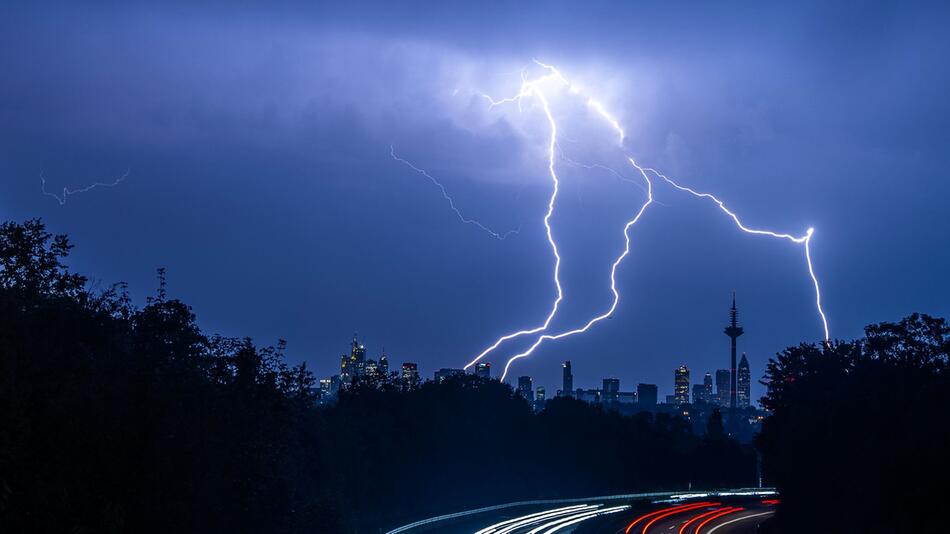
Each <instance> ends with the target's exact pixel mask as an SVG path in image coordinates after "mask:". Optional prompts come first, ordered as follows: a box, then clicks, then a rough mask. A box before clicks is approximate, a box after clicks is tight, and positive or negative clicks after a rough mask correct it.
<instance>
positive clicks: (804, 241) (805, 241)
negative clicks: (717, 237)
mask: <svg viewBox="0 0 950 534" xmlns="http://www.w3.org/2000/svg"><path fill="white" fill-rule="evenodd" d="M643 170H644V171H647V172H651V173H653V174H655V175H656V176H657V177H658V178H662V179H663V180H665V181H666V182H667V183H668V184H670V185H672V186H673V187H675V188H676V189H679V190H680V191H685V192H687V193H689V194H691V195H693V196H695V197H697V198H706V199H709V200H711V201H712V202H713V203H715V204H716V205H717V206H719V209H720V210H722V211H723V213H725V214H726V215H727V216H729V218H731V219H732V220H733V222H735V223H736V226H737V227H738V228H739V229H740V230H742V231H743V232H746V233H748V234H754V235H764V236H769V237H774V238H777V239H787V240H789V241H791V242H792V243H795V244H798V245H804V247H803V248H804V249H805V263H806V264H807V265H808V275H809V276H810V277H811V281H812V284H814V286H815V307H816V308H817V309H818V315H819V316H820V317H821V326H822V328H823V329H824V331H825V341H826V342H827V341H829V339H830V337H831V334H830V331H829V329H828V317H827V316H826V315H825V310H823V309H822V307H821V287H820V286H819V284H818V277H817V276H815V267H814V265H812V262H811V246H810V244H811V238H812V236H813V235H814V234H815V229H814V228H809V229H808V230H806V231H805V235H802V236H793V235H790V234H782V233H777V232H773V231H771V230H757V229H754V228H749V227H747V226H745V225H744V224H742V221H741V220H739V216H738V215H736V214H735V213H733V212H732V211H730V210H729V208H727V207H726V204H725V203H724V202H723V201H721V200H719V199H718V198H716V197H715V196H713V195H711V194H709V193H700V192H697V191H695V190H693V189H690V188H689V187H684V186H681V185H679V184H678V183H676V182H674V181H673V180H671V179H670V178H668V177H667V176H665V175H663V174H662V173H660V172H658V171H657V170H655V169H651V168H649V167H647V168H644V169H643Z"/></svg>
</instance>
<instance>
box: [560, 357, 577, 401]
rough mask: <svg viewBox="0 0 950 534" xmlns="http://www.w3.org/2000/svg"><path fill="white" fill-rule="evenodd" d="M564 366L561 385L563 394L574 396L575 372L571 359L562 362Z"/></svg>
mask: <svg viewBox="0 0 950 534" xmlns="http://www.w3.org/2000/svg"><path fill="white" fill-rule="evenodd" d="M561 366H562V367H563V368H564V369H563V370H562V377H561V381H562V385H561V395H564V396H565V397H573V396H574V373H572V372H571V360H568V361H566V362H564V363H562V364H561Z"/></svg>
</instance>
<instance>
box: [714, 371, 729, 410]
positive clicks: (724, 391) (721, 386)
mask: <svg viewBox="0 0 950 534" xmlns="http://www.w3.org/2000/svg"><path fill="white" fill-rule="evenodd" d="M730 395H731V394H730V393H729V369H719V370H717V371H716V402H717V403H718V404H719V405H720V406H728V405H729V396H730Z"/></svg>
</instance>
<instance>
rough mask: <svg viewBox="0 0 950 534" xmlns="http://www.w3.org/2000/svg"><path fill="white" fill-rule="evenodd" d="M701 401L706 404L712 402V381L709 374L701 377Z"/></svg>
mask: <svg viewBox="0 0 950 534" xmlns="http://www.w3.org/2000/svg"><path fill="white" fill-rule="evenodd" d="M703 400H705V401H706V402H712V401H713V379H712V375H711V374H709V373H706V375H705V376H703Z"/></svg>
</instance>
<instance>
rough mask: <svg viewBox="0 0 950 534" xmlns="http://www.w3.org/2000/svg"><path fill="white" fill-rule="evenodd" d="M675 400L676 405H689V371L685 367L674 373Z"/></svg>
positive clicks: (682, 366) (677, 369)
mask: <svg viewBox="0 0 950 534" xmlns="http://www.w3.org/2000/svg"><path fill="white" fill-rule="evenodd" d="M673 399H674V400H675V402H676V404H689V369H688V368H687V367H686V366H685V365H680V366H679V367H677V368H676V371H674V372H673Z"/></svg>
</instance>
